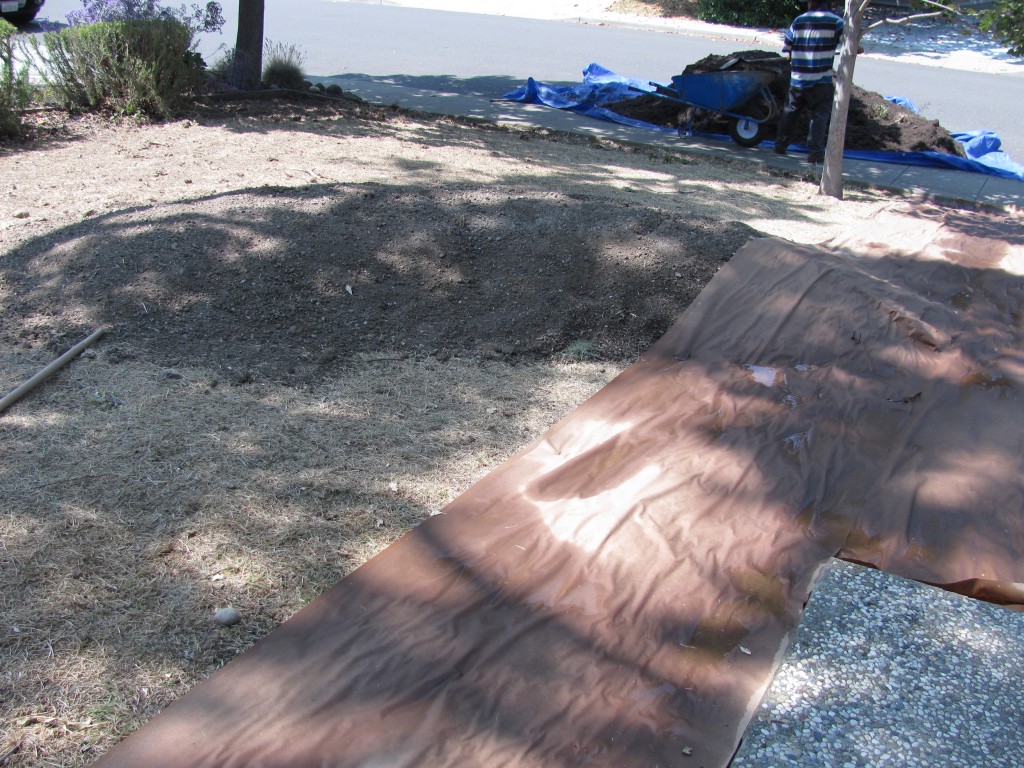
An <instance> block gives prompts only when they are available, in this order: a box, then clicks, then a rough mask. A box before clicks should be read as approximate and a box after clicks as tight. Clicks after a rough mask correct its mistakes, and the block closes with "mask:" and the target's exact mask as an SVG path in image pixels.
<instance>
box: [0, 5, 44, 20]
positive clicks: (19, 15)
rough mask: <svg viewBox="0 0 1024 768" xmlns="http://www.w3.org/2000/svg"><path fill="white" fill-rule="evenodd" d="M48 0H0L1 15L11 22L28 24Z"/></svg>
mask: <svg viewBox="0 0 1024 768" xmlns="http://www.w3.org/2000/svg"><path fill="white" fill-rule="evenodd" d="M44 2H46V0H0V17H3V18H4V19H6V20H7V21H9V22H11V24H14V25H19V24H28V23H29V22H30V21H32V19H34V18H35V17H36V14H37V13H39V9H40V8H42V7H43V3H44Z"/></svg>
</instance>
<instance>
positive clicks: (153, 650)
mask: <svg viewBox="0 0 1024 768" xmlns="http://www.w3.org/2000/svg"><path fill="white" fill-rule="evenodd" d="M39 363H40V359H38V356H37V355H29V354H23V355H19V354H9V355H6V356H5V357H4V359H3V370H4V372H5V375H4V378H5V379H10V378H15V377H25V378H27V376H28V375H29V374H30V373H31V372H32V371H33V370H34V369H35V368H36V367H37V366H38V364H39ZM615 373H617V369H616V368H614V367H612V366H609V365H607V364H603V363H602V364H597V363H574V362H567V361H566V362H552V363H551V364H545V365H529V366H508V365H505V364H500V363H493V362H486V361H465V360H457V359H453V360H449V361H447V362H445V363H440V362H435V361H418V362H417V361H410V360H406V361H398V360H379V361H378V360H374V359H373V358H367V359H363V360H361V361H359V364H357V365H353V366H352V370H351V374H350V375H346V376H344V377H342V378H340V379H338V380H336V381H334V382H332V383H331V384H330V385H329V386H326V387H324V388H319V389H317V390H316V391H297V390H293V389H287V388H283V387H275V386H270V385H257V384H253V385H243V386H233V385H229V384H226V383H221V384H217V385H214V382H215V381H216V380H215V379H214V378H213V377H212V375H210V374H208V373H206V372H204V371H197V370H176V371H166V370H161V369H159V368H156V367H153V366H151V365H148V364H146V363H143V362H134V363H131V364H126V363H124V362H111V361H108V360H107V359H106V356H105V353H104V351H103V347H102V345H101V346H100V348H99V351H98V352H96V353H93V354H88V355H87V356H86V358H85V359H81V360H79V361H77V362H76V363H74V364H72V366H71V367H70V368H68V369H66V370H65V371H64V372H63V373H62V374H60V375H59V376H58V377H57V378H56V379H55V380H53V381H51V382H50V383H49V384H48V385H46V386H45V388H44V389H43V390H41V391H38V392H36V393H35V394H33V395H31V396H30V397H29V398H28V399H27V400H25V401H23V402H22V403H20V404H18V405H17V406H15V407H14V408H13V409H12V410H11V411H10V412H8V414H6V415H5V416H4V417H3V418H2V420H0V450H2V453H3V456H4V477H5V479H6V486H5V489H4V494H3V501H2V518H0V532H2V541H3V549H2V552H0V557H2V560H0V562H2V575H0V601H2V602H0V605H2V610H3V615H4V626H3V628H2V632H3V634H2V636H0V656H2V663H0V667H2V669H3V672H2V678H0V700H2V701H3V702H4V704H3V705H2V712H0V720H2V721H3V722H4V723H6V726H5V730H6V733H5V734H4V736H5V738H4V740H3V741H0V756H3V755H5V754H6V755H7V757H6V761H5V763H4V764H6V765H17V766H22V765H23V766H29V765H31V766H45V765H61V766H77V765H83V764H86V763H88V762H90V761H91V760H92V759H93V758H95V757H96V755H97V754H98V753H100V752H102V751H104V750H105V749H106V748H107V747H109V746H110V745H111V744H112V743H114V742H115V741H116V740H117V739H118V738H119V737H120V736H122V735H124V734H125V733H127V732H129V731H131V730H133V729H134V728H136V727H138V726H139V725H140V724H141V723H142V722H144V721H145V720H147V719H148V718H149V717H151V716H152V715H154V714H155V713H156V712H158V711H159V710H160V709H161V708H163V707H164V706H166V705H167V704H168V703H170V702H171V701H173V700H174V699H175V698H177V697H179V696H180V695H181V694H182V693H184V692H185V691H186V690H187V689H188V688H189V687H190V686H192V685H193V684H195V683H196V682H198V681H200V680H202V679H203V678H205V677H206V676H207V675H208V674H209V673H210V672H212V671H213V670H214V669H216V668H217V667H219V666H220V665H222V664H223V663H225V662H226V661H227V660H228V659H230V658H231V657H233V656H234V655H236V654H237V653H239V652H240V651H242V650H244V649H245V648H247V647H248V646H250V645H251V644H252V643H253V642H254V641H255V640H256V639H258V638H259V637H261V636H263V635H264V634H266V633H267V632H268V631H270V630H271V629H272V628H273V627H275V626H276V625H277V624H279V623H280V622H281V621H283V620H284V619H286V618H287V617H288V616H290V615H291V614H292V613H294V612H295V611H296V610H297V609H298V608H300V607H301V606H302V605H304V604H305V603H306V602H308V601H309V600H310V599H312V598H313V597H315V596H316V595H317V594H319V593H320V592H322V591H323V590H324V589H326V588H327V587H329V586H330V585H332V584H333V583H334V582H336V581H337V580H338V579H340V578H341V577H343V576H344V575H345V574H346V573H348V572H349V571H351V570H352V569H354V568H355V567H357V566H358V565H359V564H360V563H362V562H364V561H365V560H366V559H368V558H369V557H372V556H373V555H374V554H375V553H377V552H378V551H380V550H381V549H382V548H384V547H385V546H387V544H389V543H390V542H391V541H393V540H394V539H396V538H397V537H398V536H400V535H401V534H402V533H404V532H405V531H406V530H408V529H409V528H410V527H412V526H414V525H415V524H416V523H417V522H418V521H420V520H422V519H423V518H425V517H426V516H428V515H430V514H432V513H435V512H437V511H439V510H440V509H441V508H442V507H443V506H444V505H445V504H447V503H448V502H449V501H451V500H452V499H453V498H454V497H455V496H457V495H458V494H459V493H461V492H462V491H463V490H465V489H466V488H467V487H468V486H469V485H470V484H471V483H472V482H473V481H474V480H476V479H478V478H480V477H482V476H483V475H484V474H486V473H487V472H488V471H489V470H490V469H491V468H493V467H494V466H496V465H497V464H498V463H500V462H501V461H503V460H504V459H506V458H507V457H508V456H509V455H511V454H512V453H513V452H515V451H516V450H517V449H519V448H520V447H522V446H523V445H525V444H526V443H528V442H529V441H531V440H532V439H533V438H534V437H536V436H538V435H539V434H540V433H542V432H543V431H544V430H545V429H546V428H547V427H548V426H550V425H551V424H552V423H553V422H554V421H555V420H557V419H558V418H560V417H561V416H563V415H564V414H566V413H568V412H569V411H571V410H572V408H573V407H575V406H576V405H577V404H578V403H579V402H580V401H581V400H582V399H585V398H586V397H587V396H588V395H589V394H591V393H592V392H594V391H596V390H597V389H599V388H600V387H601V386H602V385H603V384H604V383H605V382H606V381H607V380H608V379H609V378H610V377H611V376H613V375H614V374H615ZM224 605H233V606H235V607H237V608H238V609H239V610H240V611H241V613H242V616H243V617H244V618H243V621H242V622H241V623H240V624H238V625H236V626H234V627H230V628H223V627H218V626H216V625H215V624H214V623H213V621H212V617H213V613H214V611H215V610H216V608H217V607H220V606H224ZM12 750H13V752H12Z"/></svg>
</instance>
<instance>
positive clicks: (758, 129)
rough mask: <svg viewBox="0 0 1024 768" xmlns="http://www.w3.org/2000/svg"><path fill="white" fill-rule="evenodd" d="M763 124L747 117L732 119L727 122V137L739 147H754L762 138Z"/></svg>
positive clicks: (763, 132)
mask: <svg viewBox="0 0 1024 768" xmlns="http://www.w3.org/2000/svg"><path fill="white" fill-rule="evenodd" d="M764 134H765V131H764V123H758V122H755V121H753V120H751V119H750V118H747V117H734V118H733V119H732V120H730V121H729V135H730V136H731V137H732V140H733V141H735V142H736V143H737V144H739V145H740V146H741V147H756V146H757V145H758V144H760V143H761V139H763V138H764Z"/></svg>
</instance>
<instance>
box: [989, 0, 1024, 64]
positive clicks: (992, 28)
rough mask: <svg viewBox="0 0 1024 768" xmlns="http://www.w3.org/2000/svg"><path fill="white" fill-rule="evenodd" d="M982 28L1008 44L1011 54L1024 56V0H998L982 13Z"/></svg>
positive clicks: (1004, 43)
mask: <svg viewBox="0 0 1024 768" xmlns="http://www.w3.org/2000/svg"><path fill="white" fill-rule="evenodd" d="M981 28H982V29H983V30H985V31H986V32H991V33H992V36H993V37H994V38H995V39H996V40H998V41H999V42H1000V43H1002V44H1003V45H1005V46H1008V47H1009V50H1010V55H1011V56H1024V0H998V2H997V3H996V5H995V7H994V8H992V9H990V10H987V11H985V12H984V13H983V14H982V15H981Z"/></svg>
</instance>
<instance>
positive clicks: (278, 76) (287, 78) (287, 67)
mask: <svg viewBox="0 0 1024 768" xmlns="http://www.w3.org/2000/svg"><path fill="white" fill-rule="evenodd" d="M304 63H305V56H304V55H303V54H302V52H301V51H300V50H299V49H298V48H296V47H295V46H294V45H284V44H283V43H272V42H270V41H269V40H268V41H267V44H266V47H265V49H264V52H263V83H264V84H265V85H268V86H275V85H276V86H277V87H278V88H292V89H294V90H297V91H300V90H303V89H304V81H305V79H306V75H305V73H303V71H302V66H303V64H304Z"/></svg>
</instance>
